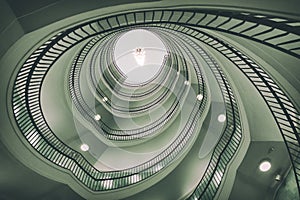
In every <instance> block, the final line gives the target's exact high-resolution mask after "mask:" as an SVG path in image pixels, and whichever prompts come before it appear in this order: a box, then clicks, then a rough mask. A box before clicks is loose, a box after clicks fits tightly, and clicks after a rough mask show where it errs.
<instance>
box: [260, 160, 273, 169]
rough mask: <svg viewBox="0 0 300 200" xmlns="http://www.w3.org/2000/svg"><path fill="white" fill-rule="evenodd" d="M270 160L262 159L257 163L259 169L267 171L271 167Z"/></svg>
mask: <svg viewBox="0 0 300 200" xmlns="http://www.w3.org/2000/svg"><path fill="white" fill-rule="evenodd" d="M271 166H272V165H271V162H270V161H268V160H263V161H262V162H261V163H260V164H259V170H260V171H262V172H267V171H269V170H270V169H271Z"/></svg>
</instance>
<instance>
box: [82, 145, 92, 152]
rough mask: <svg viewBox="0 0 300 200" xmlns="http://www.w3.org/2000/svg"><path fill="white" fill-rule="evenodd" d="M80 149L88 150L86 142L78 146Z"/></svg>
mask: <svg viewBox="0 0 300 200" xmlns="http://www.w3.org/2000/svg"><path fill="white" fill-rule="evenodd" d="M80 149H81V150H82V151H88V150H89V149H90V147H89V145H87V144H82V145H81V146H80Z"/></svg>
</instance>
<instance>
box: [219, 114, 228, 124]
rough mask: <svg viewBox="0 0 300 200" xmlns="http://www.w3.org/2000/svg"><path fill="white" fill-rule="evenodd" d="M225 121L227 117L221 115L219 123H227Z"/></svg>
mask: <svg viewBox="0 0 300 200" xmlns="http://www.w3.org/2000/svg"><path fill="white" fill-rule="evenodd" d="M225 120H226V116H225V115H224V114H220V115H219V116H218V121H219V122H225Z"/></svg>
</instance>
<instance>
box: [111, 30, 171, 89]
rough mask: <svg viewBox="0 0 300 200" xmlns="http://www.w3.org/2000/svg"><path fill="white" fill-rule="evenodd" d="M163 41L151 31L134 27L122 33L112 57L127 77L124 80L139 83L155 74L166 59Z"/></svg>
mask: <svg viewBox="0 0 300 200" xmlns="http://www.w3.org/2000/svg"><path fill="white" fill-rule="evenodd" d="M166 55H167V50H166V47H165V46H164V44H163V42H162V41H161V40H160V39H159V38H158V37H157V36H156V35H155V34H154V33H152V32H150V31H147V30H143V29H136V30H132V31H128V32H127V33H125V34H123V35H122V36H121V37H120V38H119V39H118V41H117V43H116V46H115V50H114V58H115V61H116V64H117V66H118V68H119V69H120V70H121V72H122V73H124V74H125V75H126V76H127V77H126V80H125V82H127V83H132V84H139V83H143V82H147V81H149V80H151V79H152V78H154V77H155V75H157V74H158V73H159V71H160V69H161V67H162V64H163V61H164V59H166V58H167V57H166Z"/></svg>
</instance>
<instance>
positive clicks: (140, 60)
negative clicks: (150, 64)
mask: <svg viewBox="0 0 300 200" xmlns="http://www.w3.org/2000/svg"><path fill="white" fill-rule="evenodd" d="M133 55H134V58H135V61H136V63H137V64H138V65H139V66H143V65H144V64H145V58H146V52H145V50H144V49H142V48H136V49H135V50H134V53H133Z"/></svg>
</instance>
